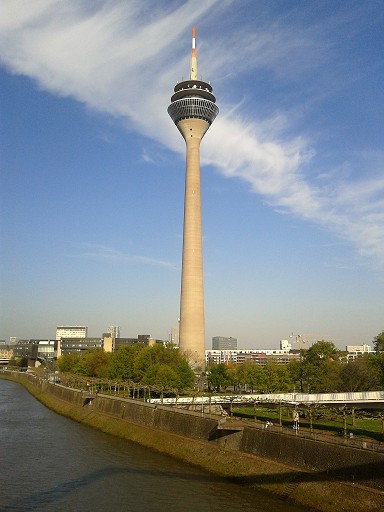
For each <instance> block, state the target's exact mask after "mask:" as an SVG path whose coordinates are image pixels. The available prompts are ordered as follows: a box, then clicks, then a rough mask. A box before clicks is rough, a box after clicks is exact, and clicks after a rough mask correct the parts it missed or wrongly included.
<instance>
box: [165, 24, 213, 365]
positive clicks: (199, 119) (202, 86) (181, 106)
mask: <svg viewBox="0 0 384 512" xmlns="http://www.w3.org/2000/svg"><path fill="white" fill-rule="evenodd" d="M195 46H196V45H195V28H194V27H193V29H192V53H191V59H190V68H189V80H183V81H181V82H179V83H177V84H176V86H175V88H174V94H173V95H172V97H171V104H170V105H169V107H168V114H169V115H170V116H171V118H172V120H173V122H174V123H175V124H176V126H177V128H178V130H179V131H180V133H181V135H182V136H183V138H184V140H185V144H186V173H185V196H184V226H183V254H182V269H181V295H180V333H179V347H180V350H182V351H183V353H184V354H185V355H186V356H187V357H188V359H189V361H190V364H191V365H193V366H202V365H204V350H205V327H204V291H203V252H202V235H201V204H200V142H201V139H202V138H203V136H204V134H205V133H206V131H207V130H208V128H209V127H210V125H211V124H212V122H213V121H214V119H215V118H216V116H217V114H218V112H219V109H218V107H217V106H216V105H215V102H216V98H215V97H214V95H213V94H212V87H211V85H210V84H209V83H206V82H202V81H201V80H199V79H198V75H197V60H196V50H195Z"/></svg>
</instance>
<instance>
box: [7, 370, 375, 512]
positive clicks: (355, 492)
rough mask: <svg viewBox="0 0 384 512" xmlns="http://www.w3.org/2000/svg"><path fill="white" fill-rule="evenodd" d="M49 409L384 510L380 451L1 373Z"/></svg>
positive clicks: (204, 462)
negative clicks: (334, 443)
mask: <svg viewBox="0 0 384 512" xmlns="http://www.w3.org/2000/svg"><path fill="white" fill-rule="evenodd" d="M7 378H11V379H12V380H16V381H18V382H20V383H22V384H23V385H24V386H25V387H26V388H27V389H28V390H29V391H30V392H31V393H32V394H33V395H34V396H35V397H36V398H38V399H39V400H40V401H41V402H43V403H44V404H45V405H47V406H48V407H49V408H51V409H53V410H55V411H56V412H59V413H60V414H63V415H66V416H68V417H71V418H73V419H75V420H76V421H79V422H82V423H84V424H87V425H90V426H93V427H95V428H99V429H100V430H103V431H105V432H108V433H110V434H113V435H117V436H120V437H123V438H126V439H129V440H132V441H135V442H138V443H140V444H142V445H144V446H148V447H150V448H152V449H155V450H158V451H161V452H164V453H167V454H170V455H172V456H174V457H177V458H179V459H181V460H185V461H187V462H189V463H193V464H196V465H199V466H201V467H203V468H205V469H208V470H209V471H212V472H214V473H216V474H219V475H222V476H224V477H228V478H230V479H231V480H233V481H237V482H239V483H244V484H248V485H250V486H254V487H258V488H261V489H264V490H266V491H269V492H273V493H275V494H278V495H279V496H280V497H281V499H284V500H290V501H293V502H296V503H300V504H302V505H305V507H306V510H308V511H309V510H318V511H321V512H336V511H337V512H350V511H351V510H353V511H354V512H360V511H361V512H378V511H379V510H380V511H381V510H384V455H382V454H379V453H374V452H368V451H364V450H359V449H355V448H350V447H347V446H343V445H332V444H326V443H319V442H316V441H313V440H311V439H304V438H301V437H295V436H290V435H286V434H283V433H281V432H273V431H268V430H260V429H257V428H252V427H250V426H244V427H239V423H238V422H237V423H236V424H232V422H231V420H227V421H226V422H225V423H223V420H222V419H221V418H220V417H218V416H216V417H214V416H209V415H204V416H203V415H202V414H201V412H200V413H198V412H191V411H180V410H176V409H172V408H169V407H165V406H156V405H154V404H146V403H143V402H140V401H136V400H129V399H122V398H117V397H109V396H108V397H107V396H103V395H89V394H88V393H86V394H85V393H82V392H80V391H77V390H73V389H69V388H65V387H63V386H60V385H56V384H52V383H48V382H46V381H39V380H38V379H34V378H30V377H29V378H28V377H27V376H26V375H24V376H17V375H13V376H12V375H10V374H8V375H7Z"/></svg>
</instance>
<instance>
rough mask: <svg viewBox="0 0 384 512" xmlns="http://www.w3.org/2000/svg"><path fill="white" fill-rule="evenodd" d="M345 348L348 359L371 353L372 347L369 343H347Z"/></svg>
mask: <svg viewBox="0 0 384 512" xmlns="http://www.w3.org/2000/svg"><path fill="white" fill-rule="evenodd" d="M345 350H346V351H347V352H348V353H347V359H348V361H349V360H351V359H356V358H357V357H361V356H362V355H364V354H371V353H372V347H371V346H370V345H347V346H346V347H345Z"/></svg>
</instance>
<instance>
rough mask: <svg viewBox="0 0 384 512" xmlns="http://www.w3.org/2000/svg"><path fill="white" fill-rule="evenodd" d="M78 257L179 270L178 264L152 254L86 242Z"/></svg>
mask: <svg viewBox="0 0 384 512" xmlns="http://www.w3.org/2000/svg"><path fill="white" fill-rule="evenodd" d="M76 257H77V258H86V259H91V260H96V261H109V262H112V263H113V262H128V263H129V262H130V263H141V264H143V265H151V266H156V267H164V268H167V269H170V270H177V266H176V265H174V264H173V263H171V262H170V261H165V260H160V259H157V258H152V257H150V256H142V255H137V254H127V253H123V252H121V251H118V250H117V249H115V248H114V247H108V246H106V245H100V244H89V243H84V244H82V246H81V249H80V252H79V253H78V254H77V255H76Z"/></svg>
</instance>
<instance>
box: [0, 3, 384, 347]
mask: <svg viewBox="0 0 384 512" xmlns="http://www.w3.org/2000/svg"><path fill="white" fill-rule="evenodd" d="M192 25H196V28H197V54H198V73H199V75H200V74H201V75H202V78H203V79H204V80H206V81H210V82H211V83H212V85H213V88H214V92H215V96H216V98H217V104H218V106H219V108H220V116H219V117H218V118H217V119H216V121H215V123H214V124H213V125H212V128H211V129H210V130H209V132H208V133H207V135H206V136H205V137H204V139H203V141H202V145H201V163H202V166H201V179H202V181H201V191H202V215H203V217H202V219H203V252H204V288H205V327H206V348H210V347H211V340H212V337H213V336H225V337H231V336H232V337H235V338H237V339H238V347H239V348H276V347H277V346H278V343H279V340H280V339H288V338H289V336H290V334H291V333H292V332H293V333H294V334H302V335H303V337H304V338H307V339H308V340H311V341H313V340H316V339H323V338H324V339H329V340H330V341H334V342H335V344H336V345H337V346H338V347H339V348H343V347H344V346H345V345H347V344H363V343H371V342H372V340H373V338H374V337H375V336H376V335H377V334H378V333H379V332H381V331H382V330H384V313H383V312H384V294H383V282H384V172H383V171H384V169H383V167H384V164H383V162H384V147H383V140H384V126H383V118H384V91H383V87H382V77H383V74H384V41H383V37H382V33H383V29H384V10H383V8H382V2H379V1H375V0H372V1H370V2H360V1H357V0H356V1H354V0H350V1H347V0H340V1H338V2H334V1H332V0H324V1H322V2H317V1H315V0H308V1H303V0H300V1H295V0H292V1H290V2H285V1H283V0H275V1H273V2H270V1H265V0H264V1H262V0H260V1H258V0H241V1H240V0H228V1H225V2H222V1H219V0H205V1H204V0H203V1H201V2H199V3H196V2H194V1H181V0H173V1H172V0H170V1H165V0H159V1H158V2H156V3H154V2H149V1H145V0H144V1H143V2H139V3H137V2H125V1H122V0H98V1H95V2H77V1H75V0H67V1H66V2H60V1H58V0H39V1H36V2H30V1H27V0H10V1H8V0H3V2H2V15H1V17H0V84H1V90H2V96H1V99H0V108H1V123H0V151H1V153H0V289H1V298H0V339H9V337H10V336H18V337H22V338H25V337H27V338H52V339H53V338H54V336H55V330H56V326H57V325H65V324H69V325H87V326H88V327H89V336H98V335H100V334H101V333H102V332H104V331H105V330H106V329H107V328H108V326H110V325H119V326H120V327H121V333H122V336H124V337H134V336H137V334H140V333H147V334H150V335H151V336H152V337H153V338H159V339H167V338H168V335H169V333H170V332H171V328H172V327H173V326H174V325H176V324H177V319H178V315H179V299H180V272H181V242H182V239H181V237H182V221H183V211H182V208H183V194H184V173H185V161H184V157H185V147H184V144H183V141H182V139H181V137H180V135H179V134H178V132H177V130H175V128H174V125H173V123H172V120H171V119H170V118H169V116H168V114H167V107H168V105H169V102H170V96H171V94H172V92H173V87H174V85H175V83H176V82H177V81H178V80H181V79H183V78H186V77H187V74H188V66H189V55H190V33H191V27H192ZM223 140H225V144H223V143H222V141H223Z"/></svg>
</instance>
